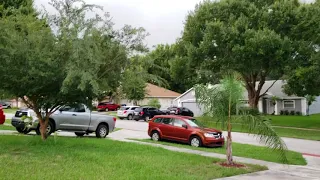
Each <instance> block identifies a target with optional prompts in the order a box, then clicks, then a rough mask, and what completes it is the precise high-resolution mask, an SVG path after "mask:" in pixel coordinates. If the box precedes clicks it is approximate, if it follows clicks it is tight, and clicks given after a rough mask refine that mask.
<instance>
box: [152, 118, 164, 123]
mask: <svg viewBox="0 0 320 180" xmlns="http://www.w3.org/2000/svg"><path fill="white" fill-rule="evenodd" d="M161 121H162V118H157V119H155V120H154V121H153V122H155V123H161Z"/></svg>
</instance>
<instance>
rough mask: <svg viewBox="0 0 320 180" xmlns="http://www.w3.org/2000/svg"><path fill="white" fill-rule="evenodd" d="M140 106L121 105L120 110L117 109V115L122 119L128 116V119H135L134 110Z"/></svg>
mask: <svg viewBox="0 0 320 180" xmlns="http://www.w3.org/2000/svg"><path fill="white" fill-rule="evenodd" d="M138 107H139V106H124V107H121V108H120V109H119V110H118V111H117V116H118V117H119V118H120V119H124V118H127V119H128V120H132V119H133V114H134V110H135V109H136V108H138Z"/></svg>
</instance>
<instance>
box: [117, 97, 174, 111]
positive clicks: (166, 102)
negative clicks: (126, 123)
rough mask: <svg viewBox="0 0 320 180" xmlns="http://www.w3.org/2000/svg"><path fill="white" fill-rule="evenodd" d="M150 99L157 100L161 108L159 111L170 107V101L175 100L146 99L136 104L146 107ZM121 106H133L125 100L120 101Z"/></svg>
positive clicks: (163, 98)
mask: <svg viewBox="0 0 320 180" xmlns="http://www.w3.org/2000/svg"><path fill="white" fill-rule="evenodd" d="M152 99H158V101H159V103H160V105H161V107H160V109H167V108H168V107H170V106H171V105H172V101H173V100H174V99H175V98H165V97H159V98H157V97H146V98H144V99H143V100H142V101H138V104H139V105H148V103H149V101H150V100H152ZM120 103H121V104H126V105H127V106H132V105H133V102H132V101H131V102H130V101H129V100H127V99H122V100H121V101H120Z"/></svg>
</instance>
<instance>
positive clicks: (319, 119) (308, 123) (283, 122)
mask: <svg viewBox="0 0 320 180" xmlns="http://www.w3.org/2000/svg"><path fill="white" fill-rule="evenodd" d="M268 118H270V119H271V124H272V125H274V126H285V127H297V128H307V129H318V130H320V114H314V115H310V116H268Z"/></svg>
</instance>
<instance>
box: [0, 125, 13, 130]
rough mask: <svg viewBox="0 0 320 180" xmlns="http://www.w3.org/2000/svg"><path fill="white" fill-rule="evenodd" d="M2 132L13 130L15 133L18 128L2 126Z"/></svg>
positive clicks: (0, 127)
mask: <svg viewBox="0 0 320 180" xmlns="http://www.w3.org/2000/svg"><path fill="white" fill-rule="evenodd" d="M0 130H13V131H15V130H16V128H15V127H13V126H5V125H0Z"/></svg>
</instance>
